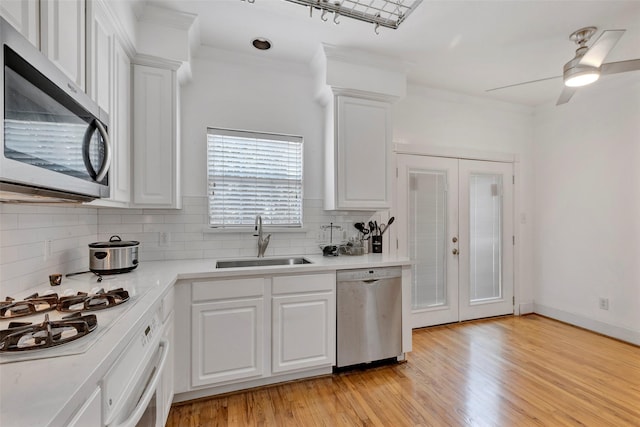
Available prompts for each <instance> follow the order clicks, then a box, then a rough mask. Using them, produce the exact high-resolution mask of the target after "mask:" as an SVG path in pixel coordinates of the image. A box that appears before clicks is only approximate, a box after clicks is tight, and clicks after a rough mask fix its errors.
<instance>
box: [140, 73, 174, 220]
mask: <svg viewBox="0 0 640 427" xmlns="http://www.w3.org/2000/svg"><path fill="white" fill-rule="evenodd" d="M176 98H177V88H176V78H175V72H174V71H172V70H168V69H163V68H155V67H150V66H146V65H137V64H135V65H134V66H133V117H134V122H133V140H134V141H135V144H133V202H134V204H135V205H137V206H140V207H165V208H171V207H178V206H177V205H179V202H178V200H177V194H176V188H178V187H177V184H178V183H177V180H178V174H177V167H178V163H177V160H178V159H177V156H178V153H177V147H176V144H177V140H176V135H175V126H176V114H177V113H176V103H177V99H176Z"/></svg>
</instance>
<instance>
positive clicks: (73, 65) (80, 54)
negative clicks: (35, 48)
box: [40, 0, 85, 90]
mask: <svg viewBox="0 0 640 427" xmlns="http://www.w3.org/2000/svg"><path fill="white" fill-rule="evenodd" d="M40 30H41V46H40V49H41V50H42V53H44V54H45V55H46V56H47V57H48V58H49V59H50V60H51V61H52V62H53V63H54V64H56V65H57V66H58V67H59V68H60V69H61V70H62V71H63V72H64V73H65V74H66V75H67V76H68V77H69V79H70V80H71V81H73V82H74V83H75V84H76V85H78V87H80V88H81V89H82V90H85V1H84V0H43V1H41V2H40Z"/></svg>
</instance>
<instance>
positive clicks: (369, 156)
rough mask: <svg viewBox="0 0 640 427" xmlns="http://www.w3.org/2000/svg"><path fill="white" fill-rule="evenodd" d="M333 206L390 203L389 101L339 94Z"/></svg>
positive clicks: (385, 205)
mask: <svg viewBox="0 0 640 427" xmlns="http://www.w3.org/2000/svg"><path fill="white" fill-rule="evenodd" d="M336 114H337V117H336V122H337V135H336V137H337V147H336V155H337V164H336V165H335V171H334V173H336V179H335V185H336V202H335V203H336V206H334V209H385V208H389V207H390V201H391V199H390V191H389V189H390V187H389V184H390V178H391V175H390V162H389V159H390V155H391V153H390V150H391V144H390V142H391V130H392V127H391V104H390V103H388V102H382V101H375V100H370V99H363V98H354V97H350V96H338V97H337V108H336Z"/></svg>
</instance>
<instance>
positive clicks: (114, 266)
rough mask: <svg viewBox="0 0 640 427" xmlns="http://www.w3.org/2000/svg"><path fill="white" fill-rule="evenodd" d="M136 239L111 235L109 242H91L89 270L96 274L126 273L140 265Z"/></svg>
mask: <svg viewBox="0 0 640 427" xmlns="http://www.w3.org/2000/svg"><path fill="white" fill-rule="evenodd" d="M139 245H140V242H138V241H135V240H122V239H121V238H120V236H111V238H109V241H108V242H94V243H89V270H91V271H93V272H94V273H96V274H118V273H126V272H128V271H131V270H133V269H134V268H136V267H137V266H138V246H139Z"/></svg>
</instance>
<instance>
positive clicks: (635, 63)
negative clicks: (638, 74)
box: [600, 59, 640, 75]
mask: <svg viewBox="0 0 640 427" xmlns="http://www.w3.org/2000/svg"><path fill="white" fill-rule="evenodd" d="M636 70H640V59H630V60H628V61H619V62H607V63H606V64H602V66H601V67H600V74H602V75H604V74H617V73H626V72H627V71H636Z"/></svg>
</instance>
